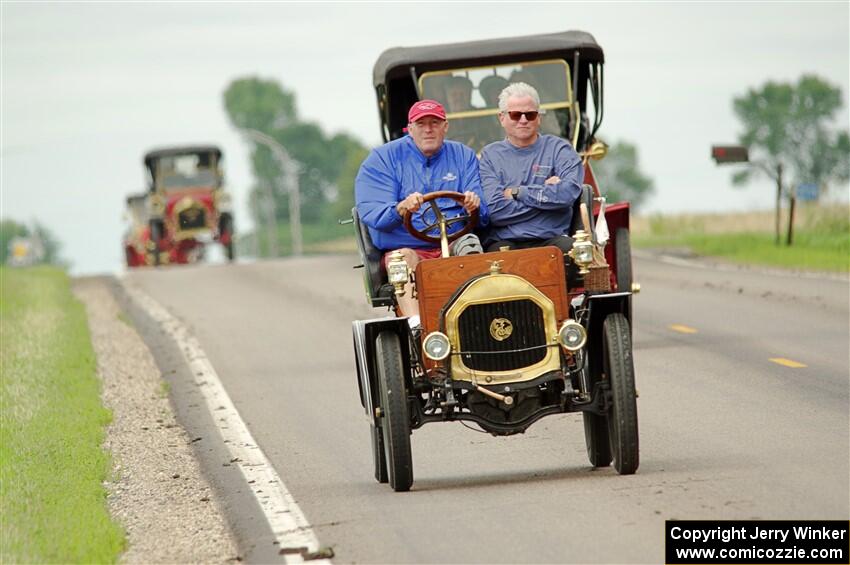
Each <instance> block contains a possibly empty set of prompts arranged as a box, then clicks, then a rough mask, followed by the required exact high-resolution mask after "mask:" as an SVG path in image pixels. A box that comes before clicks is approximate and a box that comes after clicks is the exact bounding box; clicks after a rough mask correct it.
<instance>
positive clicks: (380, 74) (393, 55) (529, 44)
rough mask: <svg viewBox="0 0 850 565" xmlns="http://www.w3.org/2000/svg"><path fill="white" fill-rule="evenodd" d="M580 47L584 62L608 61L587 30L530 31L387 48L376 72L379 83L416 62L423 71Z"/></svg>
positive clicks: (562, 54)
mask: <svg viewBox="0 0 850 565" xmlns="http://www.w3.org/2000/svg"><path fill="white" fill-rule="evenodd" d="M576 50H578V51H579V56H580V57H581V61H582V62H583V63H604V62H605V56H604V54H603V53H602V48H601V47H600V46H599V44H597V43H596V40H595V39H594V38H593V36H592V35H590V34H589V33H587V32H584V31H562V32H559V33H549V34H545V35H526V36H523V37H508V38H504V39H487V40H483V41H467V42H464V43H447V44H443V45H428V46H423V47H393V48H391V49H387V50H386V51H384V52H383V53H381V56H380V57H378V61H377V62H376V63H375V67H374V69H373V72H372V80H373V82H374V85H375V86H376V87H377V86H379V85H381V84H385V83H386V81H387V79H388V78H391V77H394V76H399V75H408V76H409V74H410V67H411V65H412V66H415V67H416V70H417V72H418V73H419V74H421V73H423V72H426V71H429V70H437V69H447V68H461V67H473V66H487V65H491V64H495V63H508V62H519V61H523V60H524V59H526V58H527V57H528V55H529V54H533V55H534V58H535V59H545V58H550V57H551V58H560V59H566V60H567V62H570V61H572V54H573V52H574V51H576Z"/></svg>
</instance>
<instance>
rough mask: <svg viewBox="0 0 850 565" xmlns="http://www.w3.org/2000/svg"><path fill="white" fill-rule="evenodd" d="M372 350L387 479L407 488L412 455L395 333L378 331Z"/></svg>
mask: <svg viewBox="0 0 850 565" xmlns="http://www.w3.org/2000/svg"><path fill="white" fill-rule="evenodd" d="M375 353H376V355H375V357H376V362H377V368H378V383H379V386H380V389H381V431H382V435H383V440H384V454H385V457H386V463H387V470H388V471H389V477H388V478H389V483H390V486H391V487H392V488H393V490H395V491H397V492H402V491H407V490H410V486H411V485H412V484H413V455H412V453H411V449H410V418H409V416H408V411H407V390H406V389H405V386H404V368H403V362H402V357H401V345H400V344H399V339H398V334H396V333H395V332H389V331H385V332H381V333H380V334H379V335H378V340H377V343H376V344H375Z"/></svg>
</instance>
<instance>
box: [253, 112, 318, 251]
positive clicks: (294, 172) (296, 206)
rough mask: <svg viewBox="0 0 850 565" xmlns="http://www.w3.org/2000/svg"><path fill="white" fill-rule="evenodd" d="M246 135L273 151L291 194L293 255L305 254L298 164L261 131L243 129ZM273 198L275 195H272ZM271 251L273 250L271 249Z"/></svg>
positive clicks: (290, 224)
mask: <svg viewBox="0 0 850 565" xmlns="http://www.w3.org/2000/svg"><path fill="white" fill-rule="evenodd" d="M240 131H242V132H243V133H244V134H245V135H247V136H248V137H250V138H251V139H252V140H254V141H256V142H257V143H261V144H263V145H265V146H266V147H268V148H269V149H271V151H272V153H273V154H274V156H275V158H276V159H277V161H278V163H280V167H281V170H282V171H283V175H284V185H285V188H286V189H287V192H288V193H289V228H290V230H291V234H292V254H293V255H295V256H296V257H298V256H300V255H302V254H303V248H304V245H303V242H302V239H301V190H300V189H299V187H298V169H299V166H298V163H297V162H296V161H295V160H294V159H293V158H292V157H290V156H289V152H287V151H286V149H284V147H283V145H281V144H280V143H278V142H277V140H275V139H274V138H273V137H271V136H268V135H266V134H264V133H263V132H261V131H257V130H255V129H250V128H242V129H241V130H240ZM272 196H273V195H272ZM274 228H275V237H274V238H273V240H274V249H275V256H276V255H277V226H276V225H275V226H274ZM270 249H271V248H270Z"/></svg>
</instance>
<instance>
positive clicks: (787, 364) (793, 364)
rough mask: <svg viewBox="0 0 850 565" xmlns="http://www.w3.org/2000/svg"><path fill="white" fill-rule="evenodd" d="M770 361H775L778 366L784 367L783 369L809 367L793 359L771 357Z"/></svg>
mask: <svg viewBox="0 0 850 565" xmlns="http://www.w3.org/2000/svg"><path fill="white" fill-rule="evenodd" d="M770 361H773V362H774V363H776V364H777V365H782V366H783V367H791V368H792V369H799V368H801V367H807V366H808V365H804V364H802V363H799V362H797V361H792V360H791V359H785V358H784V357H771V358H770Z"/></svg>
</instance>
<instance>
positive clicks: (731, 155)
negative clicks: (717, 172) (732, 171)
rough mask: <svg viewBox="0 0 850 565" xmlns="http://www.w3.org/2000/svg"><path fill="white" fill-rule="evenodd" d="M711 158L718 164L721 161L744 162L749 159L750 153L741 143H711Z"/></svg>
mask: <svg viewBox="0 0 850 565" xmlns="http://www.w3.org/2000/svg"><path fill="white" fill-rule="evenodd" d="M711 158H712V159H714V161H715V162H716V163H717V164H718V165H720V164H721V163H746V162H747V161H749V160H750V154H749V151H748V150H747V148H746V147H744V146H743V145H712V146H711Z"/></svg>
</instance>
